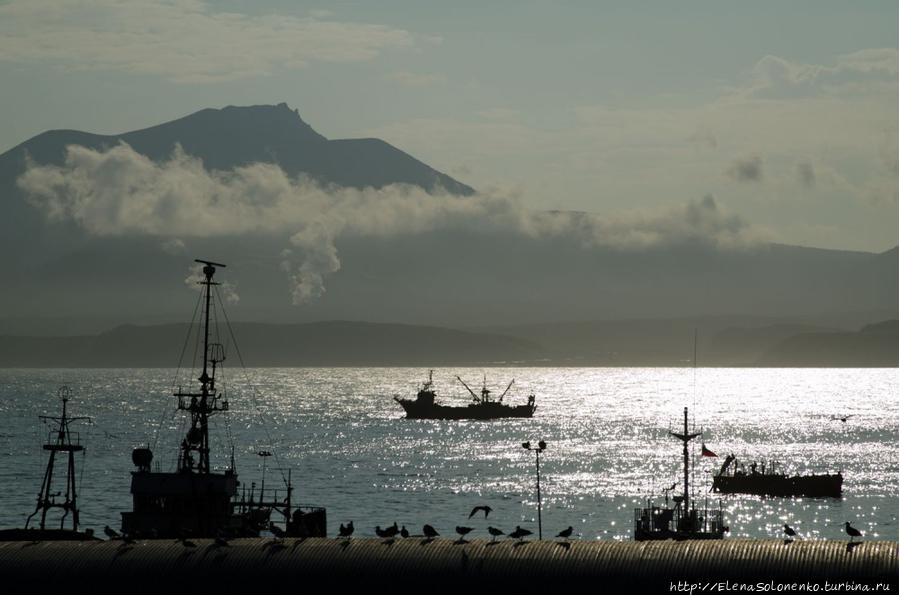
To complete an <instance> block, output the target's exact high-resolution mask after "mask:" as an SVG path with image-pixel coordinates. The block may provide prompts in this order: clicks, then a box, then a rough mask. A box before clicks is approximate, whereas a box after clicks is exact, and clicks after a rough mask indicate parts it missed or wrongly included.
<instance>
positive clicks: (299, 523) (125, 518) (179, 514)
mask: <svg viewBox="0 0 899 595" xmlns="http://www.w3.org/2000/svg"><path fill="white" fill-rule="evenodd" d="M196 262H198V263H200V264H201V265H202V277H201V280H199V281H198V283H199V284H200V285H201V286H202V294H201V296H200V300H201V302H200V304H201V305H202V309H201V316H200V318H201V322H200V328H199V330H198V333H199V334H198V339H199V338H202V350H203V351H202V358H203V359H202V364H201V366H202V373H201V374H200V376H199V377H198V378H197V379H196V380H197V382H198V385H196V386H195V387H192V388H189V389H186V390H183V389H182V388H180V387H179V388H178V390H177V391H175V392H174V397H175V399H176V401H175V409H176V411H177V412H178V413H181V414H183V415H184V416H185V417H186V420H187V422H188V430H187V432H186V433H185V435H184V437H183V438H182V440H181V442H180V445H179V450H178V457H177V466H176V469H175V470H174V471H160V470H159V465H158V464H156V465H155V468H154V465H153V453H152V451H151V449H150V448H149V447H139V448H136V449H134V451H133V452H132V456H131V459H132V462H133V463H134V465H135V466H136V467H137V470H136V471H133V472H132V473H131V495H132V498H133V505H132V510H131V511H128V512H123V513H122V533H124V534H125V535H126V536H129V537H131V538H138V537H140V538H160V539H162V538H185V537H256V536H259V535H260V533H261V532H262V531H264V530H271V531H273V532H278V533H281V532H284V534H286V535H289V536H297V537H324V536H325V533H326V530H325V528H326V512H325V509H324V508H319V507H294V506H293V505H292V502H291V500H292V495H293V487H292V484H291V480H290V474H289V472H288V474H287V476H286V477H285V478H284V479H285V488H286V489H285V490H284V491H283V492H281V493H280V494H279V493H278V491H277V490H269V491H266V489H265V475H264V470H265V467H264V466H263V484H262V487H261V489H259V490H257V489H256V484H255V483H252V484H251V486H250V489H249V490H248V489H247V488H246V486H241V483H240V482H239V481H238V475H237V471H236V468H235V461H234V454H233V453H234V445H233V444H232V445H231V460H230V463H228V464H227V466H226V467H225V468H224V469H223V470H222V471H217V470H215V469H214V468H213V467H212V464H211V461H210V456H209V455H210V450H211V445H212V442H211V436H210V431H209V423H210V419H211V418H212V417H213V416H219V415H222V416H225V415H227V414H228V410H229V404H228V400H227V397H226V394H225V391H224V390H221V389H220V387H219V386H218V384H217V381H218V380H219V375H220V373H221V371H222V364H223V362H224V361H225V349H224V346H223V345H222V344H221V343H215V342H212V341H211V339H212V338H213V337H218V336H221V335H220V334H219V333H218V331H217V330H216V332H215V333H212V332H211V329H210V314H211V313H212V312H213V311H214V310H215V309H216V308H222V307H223V300H222V299H221V295H220V293H219V291H218V289H217V287H218V285H219V283H217V282H215V281H213V276H214V275H215V272H216V267H219V268H223V267H224V266H225V265H223V264H219V263H215V262H211V261H206V260H197V261H196ZM200 304H198V310H200V308H199V306H200ZM215 311H217V310H215ZM221 318H224V320H225V321H226V322H227V314H226V313H224V311H222V317H221ZM221 318H220V317H219V316H217V315H216V316H215V317H214V319H215V320H219V319H221ZM193 326H194V322H192V323H191V328H193ZM228 330H229V333H230V334H229V336H230V337H231V338H232V341H233V332H230V328H229V329H228ZM238 353H239V351H238ZM257 454H259V455H260V456H263V457H267V456H269V455H270V454H271V453H269V452H268V451H261V452H258V453H257ZM263 465H265V458H264V459H263ZM273 512H274V513H276V514H280V515H281V516H282V517H283V521H284V524H285V529H281V528H280V527H277V528H274V527H273V522H272V521H271V519H270V517H271V514H272V513H273Z"/></svg>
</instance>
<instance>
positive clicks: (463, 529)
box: [456, 525, 471, 543]
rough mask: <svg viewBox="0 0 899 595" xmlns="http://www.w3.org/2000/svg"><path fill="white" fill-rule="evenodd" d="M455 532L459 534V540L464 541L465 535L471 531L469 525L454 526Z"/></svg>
mask: <svg viewBox="0 0 899 595" xmlns="http://www.w3.org/2000/svg"><path fill="white" fill-rule="evenodd" d="M456 533H458V534H459V542H460V543H461V542H463V541H465V536H466V535H468V534H469V533H471V527H460V526H458V525H457V526H456Z"/></svg>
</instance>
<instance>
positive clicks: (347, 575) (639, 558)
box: [0, 537, 899, 585]
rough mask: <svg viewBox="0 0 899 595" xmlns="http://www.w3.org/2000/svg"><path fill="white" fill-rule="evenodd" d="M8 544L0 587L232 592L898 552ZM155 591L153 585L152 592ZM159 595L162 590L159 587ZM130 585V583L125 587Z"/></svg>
mask: <svg viewBox="0 0 899 595" xmlns="http://www.w3.org/2000/svg"><path fill="white" fill-rule="evenodd" d="M191 541H192V543H194V544H195V545H194V546H193V547H189V546H185V545H184V544H182V543H180V542H177V541H171V540H149V541H144V540H142V541H137V542H135V543H133V544H123V543H122V542H121V541H96V542H40V543H33V542H5V543H0V576H4V577H8V576H32V577H34V576H42V575H43V576H54V577H63V576H66V577H73V578H74V577H79V576H83V577H88V576H93V575H98V576H99V575H102V576H104V577H115V578H116V579H117V580H124V579H130V580H138V579H140V580H148V579H156V578H157V577H173V576H179V575H192V576H195V577H196V576H205V577H210V576H215V577H217V578H222V579H223V580H231V579H230V578H229V577H231V578H237V577H239V578H241V579H243V580H250V581H252V580H270V579H271V577H272V576H279V577H290V576H297V577H309V576H328V577H331V578H332V579H334V580H338V579H341V580H352V579H358V580H369V579H370V580H373V581H390V580H395V579H399V578H400V577H403V578H404V579H408V578H410V577H415V576H429V577H438V576H445V577H454V578H457V577H463V576H464V577H468V578H472V579H475V578H481V579H488V580H489V579H497V580H502V581H507V580H510V579H513V578H517V579H520V580H522V581H527V580H530V579H553V578H558V579H573V578H579V579H591V578H592V579H605V580H617V581H622V580H627V581H631V580H641V581H644V582H645V581H651V580H659V581H662V580H664V581H677V580H689V579H692V578H704V579H709V578H720V579H727V580H731V581H749V582H756V581H760V580H763V579H764V580H787V579H802V580H808V579H825V578H830V579H835V580H845V579H883V578H895V577H899V542H886V541H865V542H862V543H859V544H857V545H855V546H854V547H852V548H847V543H846V542H845V541H842V542H840V541H795V542H793V543H791V544H785V543H784V542H783V541H780V540H747V539H724V540H720V541H682V542H673V541H667V542H663V541H655V542H618V541H571V542H570V543H568V544H565V543H563V542H558V541H525V542H515V541H513V540H503V541H497V542H495V543H491V542H490V541H485V540H472V541H470V542H467V543H461V544H460V543H457V542H454V541H451V540H448V539H437V540H434V541H426V540H423V539H422V538H415V537H412V538H409V539H396V540H394V541H383V540H379V539H351V540H343V539H318V538H310V539H284V540H282V541H275V540H270V539H235V540H232V541H231V542H230V543H229V545H228V546H218V545H216V544H215V543H214V542H213V541H212V540H208V539H194V540H191ZM145 584H146V583H145ZM152 584H154V585H155V584H156V583H152ZM120 585H121V583H120Z"/></svg>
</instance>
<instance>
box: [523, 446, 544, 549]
mask: <svg viewBox="0 0 899 595" xmlns="http://www.w3.org/2000/svg"><path fill="white" fill-rule="evenodd" d="M521 447H522V448H523V449H525V450H532V451H534V454H536V455H537V539H543V503H542V501H541V499H540V453H541V452H543V451H544V450H546V442H544V441H543V440H541V441H540V442H538V443H537V446H534V447H532V446H531V443H530V441H528V442H522V443H521Z"/></svg>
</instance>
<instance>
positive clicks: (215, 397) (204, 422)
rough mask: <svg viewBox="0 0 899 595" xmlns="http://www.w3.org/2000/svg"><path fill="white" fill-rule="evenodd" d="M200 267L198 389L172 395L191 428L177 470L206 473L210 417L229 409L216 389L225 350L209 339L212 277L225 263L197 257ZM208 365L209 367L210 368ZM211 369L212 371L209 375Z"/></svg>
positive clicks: (183, 443)
mask: <svg viewBox="0 0 899 595" xmlns="http://www.w3.org/2000/svg"><path fill="white" fill-rule="evenodd" d="M195 262H198V263H200V264H202V265H204V266H203V280H202V281H199V282H198V283H199V284H200V285H202V286H203V300H204V302H205V309H204V312H203V373H202V374H200V377H199V378H197V380H199V381H200V392H198V393H197V392H183V391H181V390H178V392H176V393H175V395H174V396H176V397H178V409H179V410H181V411H187V412H189V413H190V422H191V423H190V430H188V432H187V435H186V436H185V437H184V439H183V440H182V441H181V453H180V456H179V457H178V471H182V472H187V473H190V472H194V471H195V472H197V473H209V471H210V466H209V417H210V416H211V415H214V414H216V413H218V412H221V411H227V410H228V401H226V400H225V399H224V398H223V397H222V396H221V395H219V394H218V392H217V390H216V388H215V372H216V367H217V365H218V364H219V363H221V362H223V361H224V360H225V356H224V349H223V348H222V345H221V344H219V343H210V342H209V314H210V311H211V309H212V288H213V286H215V285H219V284H218V283H216V282H215V281H213V280H212V277H213V275H215V270H216V269H215V267H222V268H224V267H225V265H223V264H220V263H217V262H210V261H208V260H200V259H197V260H195ZM210 366H211V370H210ZM210 371H211V374H210ZM194 452H196V453H197V455H198V459H199V460H194V456H193V454H192V453H194Z"/></svg>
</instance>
